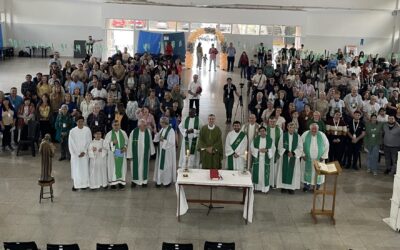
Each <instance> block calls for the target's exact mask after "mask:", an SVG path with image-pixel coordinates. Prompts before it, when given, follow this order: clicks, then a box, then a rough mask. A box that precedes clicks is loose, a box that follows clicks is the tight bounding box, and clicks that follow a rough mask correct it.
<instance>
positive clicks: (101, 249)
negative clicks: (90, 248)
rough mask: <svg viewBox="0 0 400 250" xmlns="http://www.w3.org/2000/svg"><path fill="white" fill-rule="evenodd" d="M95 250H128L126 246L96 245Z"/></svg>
mask: <svg viewBox="0 0 400 250" xmlns="http://www.w3.org/2000/svg"><path fill="white" fill-rule="evenodd" d="M96 250H129V248H128V245H127V244H100V243H97V245H96Z"/></svg>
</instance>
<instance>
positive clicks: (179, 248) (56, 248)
mask: <svg viewBox="0 0 400 250" xmlns="http://www.w3.org/2000/svg"><path fill="white" fill-rule="evenodd" d="M4 249H5V250H40V249H39V248H38V247H37V245H36V243H35V242H34V241H32V242H4ZM128 249H129V248H128V245H127V244H99V243H97V245H96V250H128ZM47 250H80V248H79V245H78V244H47ZM162 250H193V244H180V243H166V242H164V243H163V244H162ZM204 250H235V243H223V242H210V241H206V242H205V243H204Z"/></svg>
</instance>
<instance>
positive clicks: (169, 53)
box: [165, 44, 174, 56]
mask: <svg viewBox="0 0 400 250" xmlns="http://www.w3.org/2000/svg"><path fill="white" fill-rule="evenodd" d="M172 53H174V48H172V45H171V44H167V46H165V55H167V56H172Z"/></svg>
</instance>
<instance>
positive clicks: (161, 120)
mask: <svg viewBox="0 0 400 250" xmlns="http://www.w3.org/2000/svg"><path fill="white" fill-rule="evenodd" d="M160 124H164V125H168V124H169V119H168V117H161V119H160Z"/></svg>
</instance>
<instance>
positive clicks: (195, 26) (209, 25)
mask: <svg viewBox="0 0 400 250" xmlns="http://www.w3.org/2000/svg"><path fill="white" fill-rule="evenodd" d="M199 28H214V29H215V28H217V24H216V23H191V24H190V31H195V30H197V29H199Z"/></svg>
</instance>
